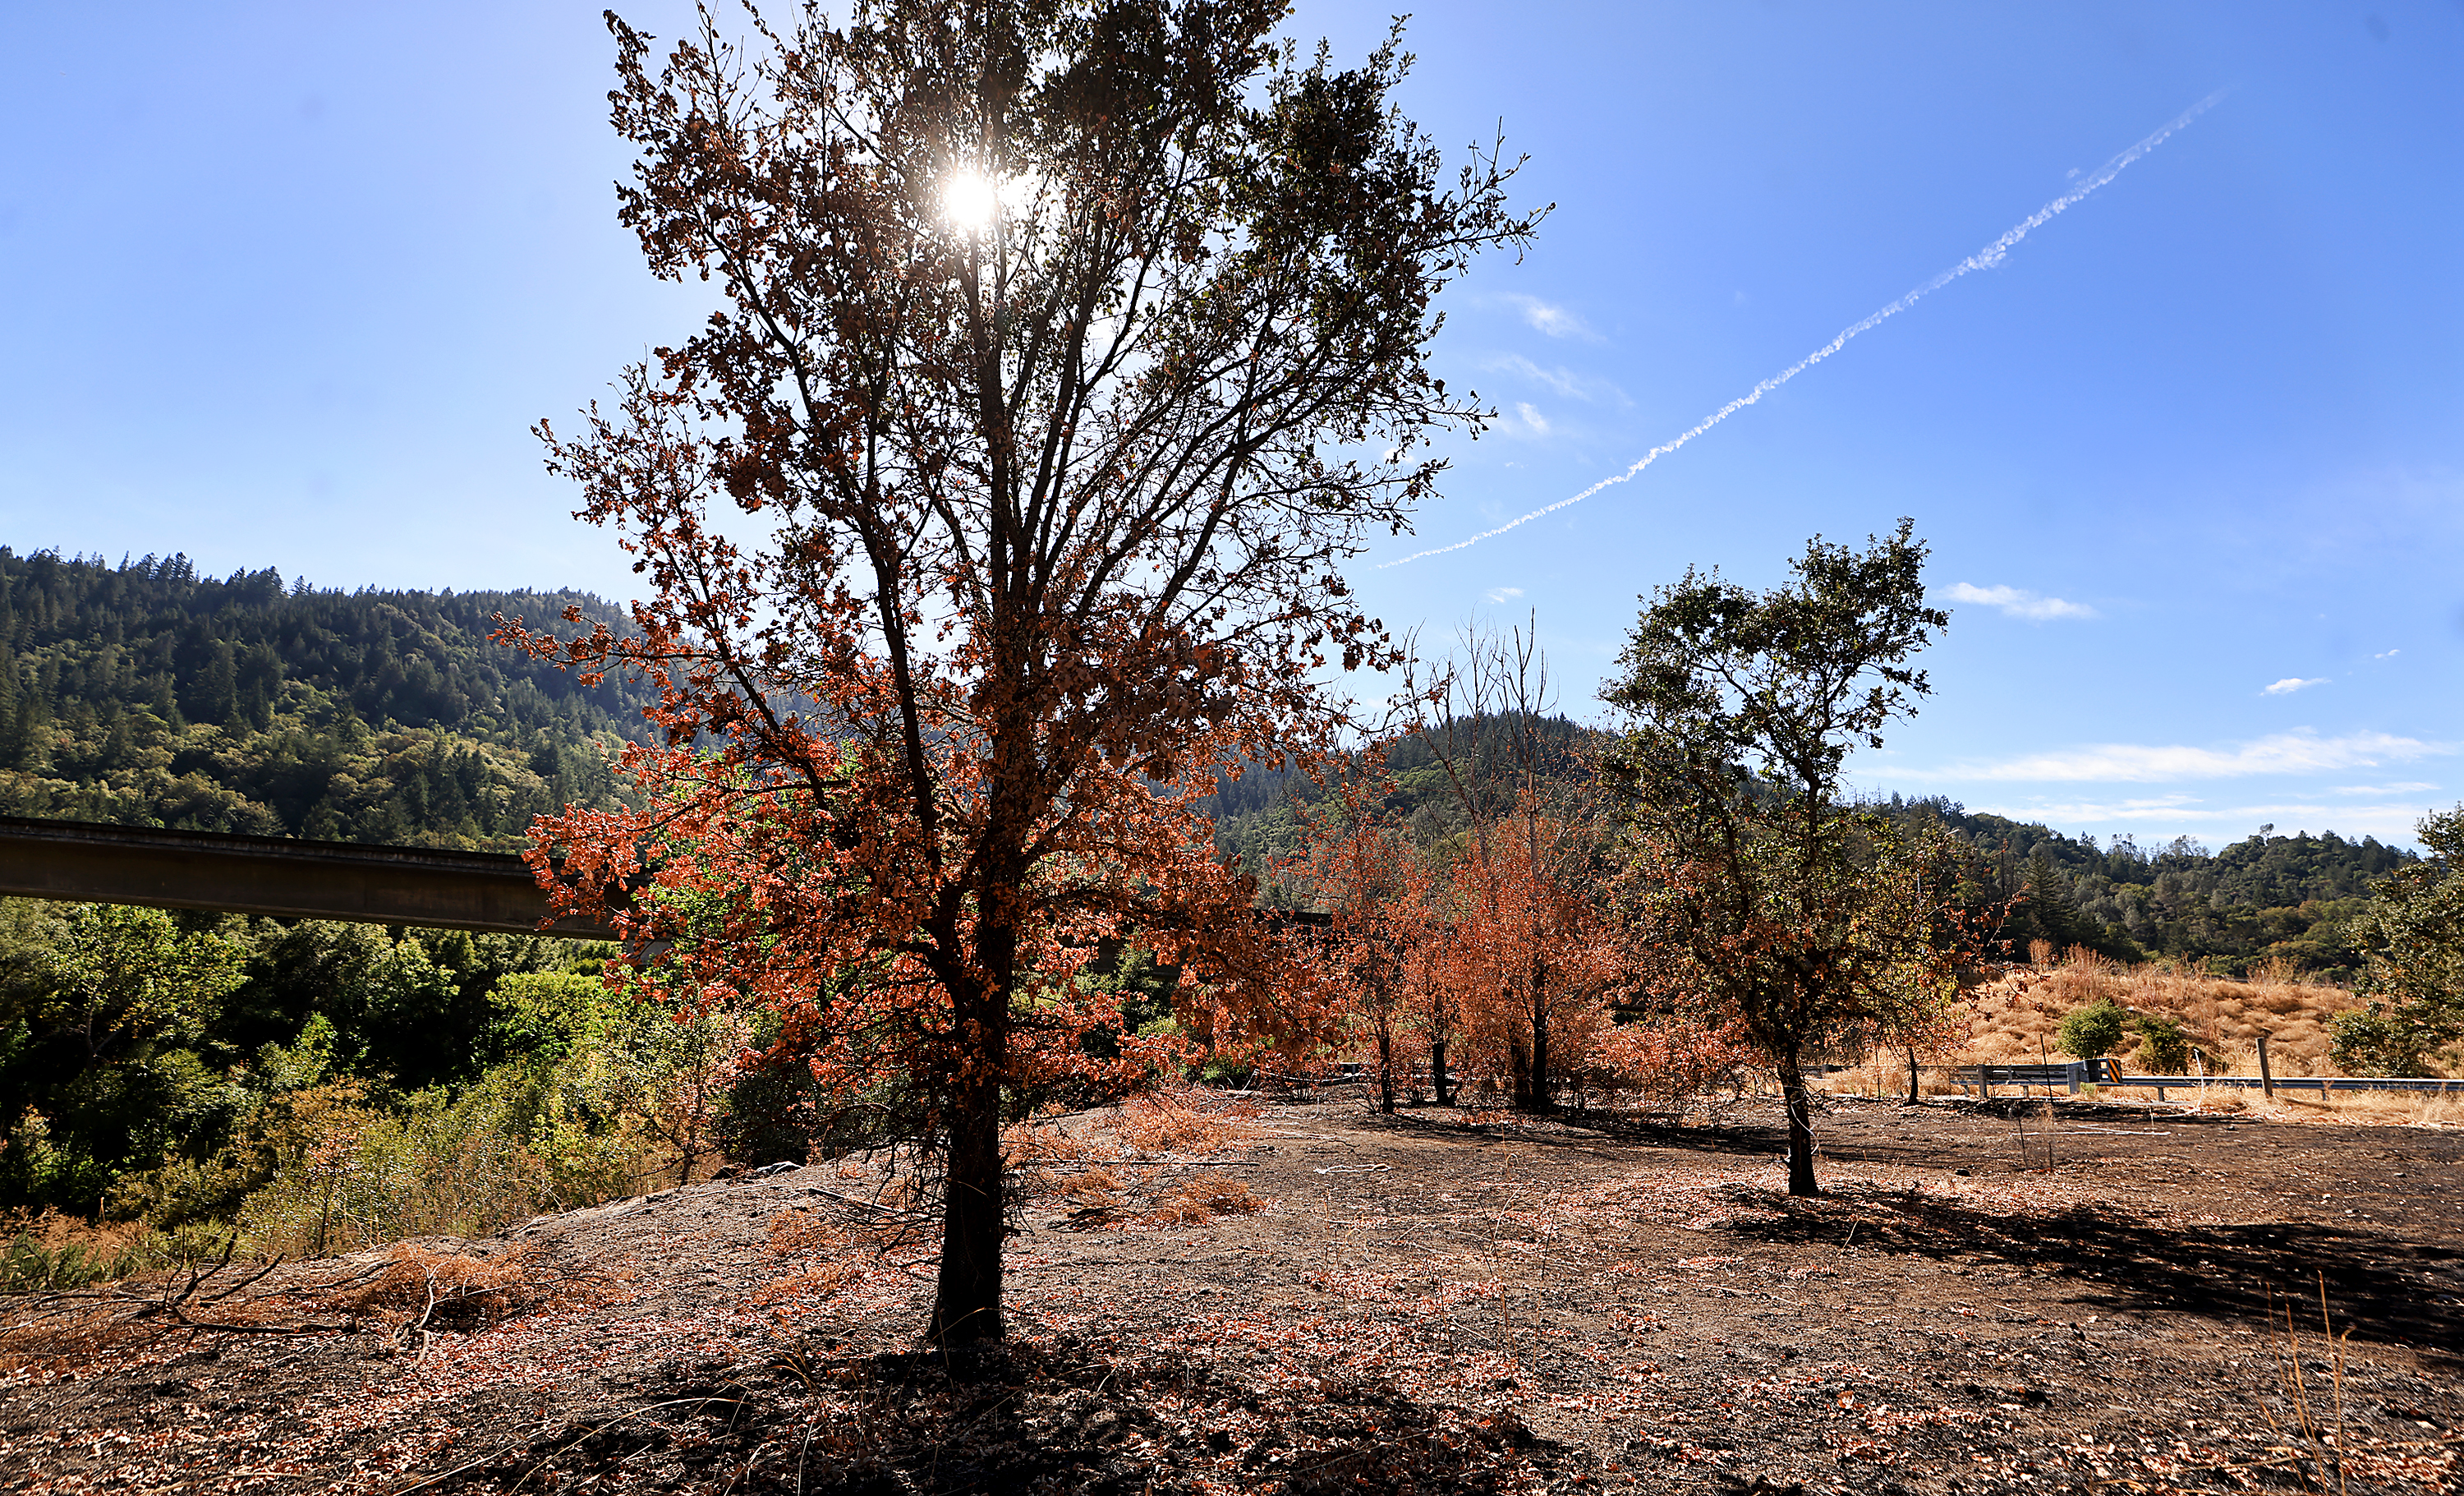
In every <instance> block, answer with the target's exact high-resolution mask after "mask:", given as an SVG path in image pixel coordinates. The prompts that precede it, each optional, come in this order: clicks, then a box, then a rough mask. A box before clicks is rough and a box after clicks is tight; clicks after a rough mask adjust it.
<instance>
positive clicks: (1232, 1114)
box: [1095, 1090, 1260, 1155]
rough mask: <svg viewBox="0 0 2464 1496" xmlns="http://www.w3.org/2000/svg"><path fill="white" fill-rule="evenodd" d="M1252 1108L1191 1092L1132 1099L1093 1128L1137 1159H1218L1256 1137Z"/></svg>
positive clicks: (1233, 1100)
mask: <svg viewBox="0 0 2464 1496" xmlns="http://www.w3.org/2000/svg"><path fill="white" fill-rule="evenodd" d="M1259 1115H1260V1109H1259V1107H1258V1105H1257V1103H1255V1102H1253V1101H1248V1100H1244V1099H1243V1098H1240V1097H1234V1096H1217V1095H1209V1094H1205V1093H1201V1092H1199V1091H1195V1090H1177V1091H1158V1092H1155V1094H1153V1095H1147V1096H1133V1097H1132V1098H1131V1099H1130V1100H1129V1101H1127V1102H1125V1103H1123V1104H1122V1106H1121V1108H1120V1110H1119V1111H1115V1112H1113V1113H1112V1114H1111V1115H1109V1116H1106V1117H1104V1118H1102V1119H1100V1120H1098V1121H1097V1122H1096V1124H1095V1126H1096V1127H1098V1128H1100V1129H1102V1130H1103V1131H1104V1132H1107V1133H1111V1134H1112V1135H1113V1136H1114V1137H1117V1138H1119V1139H1120V1140H1121V1141H1122V1143H1124V1144H1125V1145H1127V1146H1128V1147H1129V1148H1131V1149H1132V1150H1133V1151H1134V1152H1137V1153H1141V1154H1196V1155H1206V1154H1215V1153H1221V1152H1224V1151H1226V1150H1228V1149H1231V1148H1233V1147H1235V1146H1237V1145H1239V1144H1243V1143H1246V1142H1248V1141H1250V1140H1251V1139H1252V1138H1255V1137H1256V1136H1257V1135H1258V1133H1259V1127H1258V1117H1259Z"/></svg>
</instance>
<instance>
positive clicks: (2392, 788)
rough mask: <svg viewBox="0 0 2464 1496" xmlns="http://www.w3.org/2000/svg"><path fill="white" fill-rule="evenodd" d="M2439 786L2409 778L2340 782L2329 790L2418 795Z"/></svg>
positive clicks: (2334, 792)
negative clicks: (2380, 781)
mask: <svg viewBox="0 0 2464 1496" xmlns="http://www.w3.org/2000/svg"><path fill="white" fill-rule="evenodd" d="M2437 787H2438V786H2437V785H2435V784H2432V783H2431V782H2430V781H2428V780H2407V781H2404V782H2403V783H2401V784H2339V785H2336V786H2335V787H2334V788H2332V789H2330V790H2328V791H2327V793H2328V794H2330V795H2418V794H2420V793H2421V792H2422V791H2423V790H2426V789H2436V788H2437Z"/></svg>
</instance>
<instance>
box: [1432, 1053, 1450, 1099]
mask: <svg viewBox="0 0 2464 1496" xmlns="http://www.w3.org/2000/svg"><path fill="white" fill-rule="evenodd" d="M1429 1093H1430V1094H1431V1095H1433V1096H1435V1097H1436V1098H1437V1102H1438V1105H1439V1106H1441V1107H1442V1106H1444V1105H1445V1104H1446V1102H1447V1099H1448V1098H1447V1096H1446V1042H1445V1041H1444V1040H1442V1039H1432V1040H1430V1041H1429Z"/></svg>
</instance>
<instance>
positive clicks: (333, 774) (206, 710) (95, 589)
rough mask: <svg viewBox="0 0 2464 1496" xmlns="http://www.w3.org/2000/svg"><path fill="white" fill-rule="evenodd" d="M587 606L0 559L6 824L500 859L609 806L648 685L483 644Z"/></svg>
mask: <svg viewBox="0 0 2464 1496" xmlns="http://www.w3.org/2000/svg"><path fill="white" fill-rule="evenodd" d="M567 606H573V607H578V608H580V609H581V610H582V612H583V615H584V616H585V617H588V618H591V619H597V620H605V622H606V623H607V624H608V625H609V626H610V627H622V626H623V625H624V622H625V620H624V617H623V614H622V611H621V610H620V609H618V608H617V607H616V606H614V605H611V604H609V603H607V602H606V601H605V600H604V599H601V598H597V597H593V596H590V595H589V594H586V593H581V592H573V591H559V592H549V593H540V592H451V591H447V592H404V591H377V590H374V589H362V590H360V591H356V592H343V591H339V590H333V589H323V588H317V587H312V586H310V585H309V584H308V583H306V582H305V581H293V582H289V583H286V582H285V581H284V579H283V577H282V575H281V573H279V572H277V571H275V570H274V569H272V568H270V567H269V568H267V569H265V570H262V571H253V572H249V571H242V572H234V573H232V574H231V576H229V577H224V578H214V577H202V576H199V575H198V574H197V570H196V567H195V566H194V564H193V563H192V562H190V561H189V560H188V559H187V557H186V556H178V555H175V556H171V557H169V558H167V559H165V558H158V557H154V556H148V557H145V558H143V560H138V561H129V560H125V559H123V560H122V561H121V562H120V564H118V565H116V566H115V565H112V564H110V563H108V562H106V561H104V560H103V559H102V558H100V557H74V556H71V557H64V556H60V555H58V554H56V553H54V552H49V551H44V552H37V553H35V554H33V555H32V556H19V555H17V554H15V553H14V552H13V551H11V550H10V549H8V548H7V547H0V814H9V815H19V816H39V817H48V818H55V819H61V820H77V821H99V822H110V823H116V824H121V825H157V826H167V827H172V828H177V829H189V830H206V831H240V832H250V833H254V834H257V835H265V836H296V837H306V838H310V839H314V840H319V841H341V842H373V843H390V844H395V845H407V846H427V847H464V848H486V849H493V850H511V849H514V848H516V847H519V846H520V845H521V840H522V835H523V831H524V828H525V827H527V826H528V825H529V824H530V820H531V818H532V817H533V816H534V815H537V814H539V812H541V811H543V810H546V809H549V808H551V807H554V806H558V805H563V804H567V803H605V802H606V801H607V799H608V798H609V797H610V796H611V795H612V794H613V793H614V785H613V783H612V781H611V779H610V776H609V773H608V768H607V760H608V757H609V754H610V752H611V751H612V750H613V749H614V747H615V746H616V745H617V743H618V741H619V739H620V738H621V737H623V736H625V735H627V734H628V733H633V732H637V731H638V730H639V728H640V724H641V720H642V717H641V710H640V709H641V705H642V702H643V700H644V696H643V693H642V691H641V688H639V687H638V686H627V685H624V684H620V683H618V682H615V681H612V680H611V681H608V682H605V683H603V684H601V685H599V686H596V687H590V686H584V685H583V684H581V683H580V682H578V681H576V680H575V679H574V678H573V677H572V676H571V675H569V674H566V673H565V672H563V671H559V670H557V669H556V668H554V667H553V666H550V665H547V664H543V663H541V662H539V661H536V660H533V659H530V658H527V657H525V656H524V655H522V654H520V653H518V652H517V651H515V650H513V649H506V648H504V647H502V646H500V645H497V644H495V642H493V641H492V640H491V639H490V637H489V634H490V632H491V630H492V629H493V628H494V627H495V624H494V622H493V620H494V618H495V615H496V614H498V613H502V614H504V615H506V616H507V617H519V618H526V619H529V620H531V621H532V622H534V623H536V622H538V621H539V620H542V619H546V618H552V617H555V616H556V615H558V614H560V613H561V612H562V611H563V610H564V609H565V608H566V607H567Z"/></svg>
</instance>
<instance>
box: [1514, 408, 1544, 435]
mask: <svg viewBox="0 0 2464 1496" xmlns="http://www.w3.org/2000/svg"><path fill="white" fill-rule="evenodd" d="M1514 413H1515V414H1516V415H1519V416H1521V417H1522V418H1523V427H1524V429H1526V430H1528V431H1529V432H1530V433H1531V434H1532V435H1534V436H1546V435H1548V434H1549V418H1548V417H1547V416H1545V415H1542V414H1541V413H1540V412H1539V411H1537V410H1534V409H1532V408H1531V407H1530V405H1529V403H1527V402H1525V401H1520V400H1518V401H1516V402H1515V403H1514Z"/></svg>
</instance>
